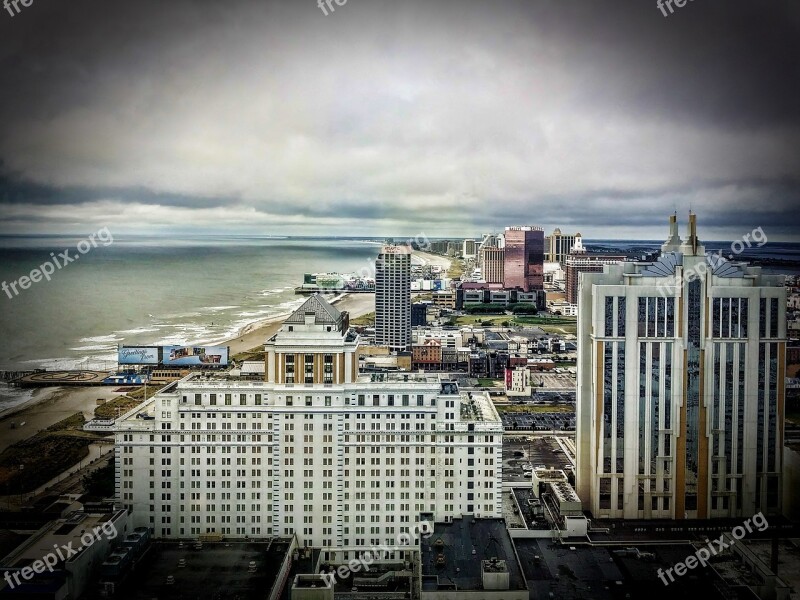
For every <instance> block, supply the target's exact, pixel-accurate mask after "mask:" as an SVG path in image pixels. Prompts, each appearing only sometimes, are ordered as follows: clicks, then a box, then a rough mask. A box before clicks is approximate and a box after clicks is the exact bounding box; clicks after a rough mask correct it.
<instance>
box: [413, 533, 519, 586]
mask: <svg viewBox="0 0 800 600" xmlns="http://www.w3.org/2000/svg"><path fill="white" fill-rule="evenodd" d="M421 543H422V549H421V552H422V558H421V563H422V578H423V581H422V588H423V591H436V590H440V591H444V590H448V589H450V590H466V591H477V590H482V589H483V582H482V570H483V561H491V560H492V559H497V561H505V570H506V571H507V572H508V576H509V589H510V590H524V589H525V588H526V585H525V578H524V576H523V574H522V569H520V566H519V561H518V560H517V554H516V552H515V550H514V545H513V544H512V542H511V536H510V535H509V533H508V529H506V523H505V521H504V520H502V519H476V518H472V517H465V518H461V519H454V520H453V521H452V522H451V523H436V524H435V526H434V530H433V534H432V535H431V536H430V537H429V538H427V539H425V540H422V542H421Z"/></svg>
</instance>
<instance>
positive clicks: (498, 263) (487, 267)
mask: <svg viewBox="0 0 800 600" xmlns="http://www.w3.org/2000/svg"><path fill="white" fill-rule="evenodd" d="M505 260H506V251H505V249H504V248H494V247H491V246H486V247H484V248H481V251H480V266H481V276H482V277H483V280H484V281H485V282H486V283H500V284H502V283H503V279H504V276H503V275H504V269H503V267H504V265H505Z"/></svg>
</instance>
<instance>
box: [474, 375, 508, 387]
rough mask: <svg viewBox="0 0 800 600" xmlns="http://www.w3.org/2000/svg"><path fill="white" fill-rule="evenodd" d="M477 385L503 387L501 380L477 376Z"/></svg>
mask: <svg viewBox="0 0 800 600" xmlns="http://www.w3.org/2000/svg"><path fill="white" fill-rule="evenodd" d="M478 385H479V386H481V387H503V382H502V381H501V380H499V379H487V378H486V377H478Z"/></svg>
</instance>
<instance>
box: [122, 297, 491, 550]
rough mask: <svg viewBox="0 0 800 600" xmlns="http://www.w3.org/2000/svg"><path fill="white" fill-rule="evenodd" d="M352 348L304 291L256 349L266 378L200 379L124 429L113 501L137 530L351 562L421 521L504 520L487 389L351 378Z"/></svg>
mask: <svg viewBox="0 0 800 600" xmlns="http://www.w3.org/2000/svg"><path fill="white" fill-rule="evenodd" d="M358 342H359V337H358V334H357V333H356V332H355V331H354V330H352V329H349V328H348V327H347V319H346V317H345V315H343V314H342V313H340V312H339V311H338V310H337V309H336V308H335V307H333V306H331V305H330V304H328V303H327V302H326V301H325V300H324V298H322V297H321V296H312V297H311V298H309V299H308V300H307V301H306V302H305V304H304V305H303V306H301V307H300V308H299V309H297V310H296V311H295V312H294V314H293V315H292V316H291V317H289V319H287V321H286V322H285V323H284V324H283V326H282V327H281V329H280V331H279V332H278V333H276V334H275V335H274V336H273V337H272V338H270V339H269V340H268V341H267V342H266V346H265V350H266V380H265V381H263V382H259V381H247V380H239V379H236V378H234V377H228V376H226V375H224V374H220V375H204V374H201V373H194V374H192V375H189V376H188V377H186V378H184V379H183V380H181V381H179V382H176V383H173V384H171V385H170V386H169V387H167V388H166V389H164V390H162V391H161V392H159V393H158V394H157V395H156V396H154V397H153V398H151V399H150V400H149V401H148V402H146V403H145V404H143V405H142V406H140V407H139V408H138V409H136V411H134V412H133V413H131V414H129V415H128V416H127V417H125V418H123V419H121V420H120V421H118V422H117V425H116V430H115V434H116V468H117V474H116V475H117V477H116V481H117V491H116V492H117V498H118V500H119V501H120V502H121V503H122V504H123V505H124V506H125V507H126V508H128V509H130V510H131V519H132V521H133V523H134V524H135V525H134V526H135V527H141V526H145V527H149V528H150V530H151V532H152V533H153V535H154V536H155V537H156V538H164V539H198V538H206V539H221V538H225V539H245V538H251V539H253V538H266V537H269V536H276V535H281V536H286V535H293V534H294V535H297V537H298V540H299V543H300V545H301V546H313V547H316V548H321V549H322V550H323V552H326V553H328V557H329V558H332V554H333V553H334V552H336V553H339V554H338V556H337V558H340V559H341V558H342V557H343V556H344V558H345V559H349V558H353V557H355V553H356V552H359V551H363V550H366V549H369V548H370V547H372V546H378V545H388V546H390V547H394V546H396V544H397V539H398V535H399V534H401V533H408V532H409V531H412V532H413V530H414V527H415V526H416V525H417V523H418V519H419V515H420V513H422V512H426V513H433V515H434V517H435V520H436V521H450V520H452V519H454V518H458V517H460V516H462V515H475V516H477V517H492V518H497V517H500V516H501V506H502V496H501V493H502V437H503V425H502V422H501V420H500V418H499V416H498V414H497V411H496V410H495V408H494V405H493V404H492V402H491V400H490V398H489V396H488V394H485V393H479V392H471V393H467V392H461V391H460V390H459V388H458V385H457V384H456V383H455V382H452V381H450V380H449V378H448V377H447V376H444V375H431V374H417V373H405V374H402V373H400V374H379V375H376V374H371V375H359V374H358V372H357V370H356V367H355V363H354V360H353V359H354V356H355V355H354V350H355V348H356V347H357V345H358ZM342 553H344V554H342ZM326 559H327V558H326Z"/></svg>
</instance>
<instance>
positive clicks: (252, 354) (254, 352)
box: [231, 345, 264, 363]
mask: <svg viewBox="0 0 800 600" xmlns="http://www.w3.org/2000/svg"><path fill="white" fill-rule="evenodd" d="M231 359H232V360H234V361H236V362H237V363H242V362H244V361H246V360H258V361H262V360H264V346H263V345H261V346H256V347H255V348H251V349H250V350H246V351H245V352H239V353H238V354H234V355H233V356H232V357H231Z"/></svg>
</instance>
